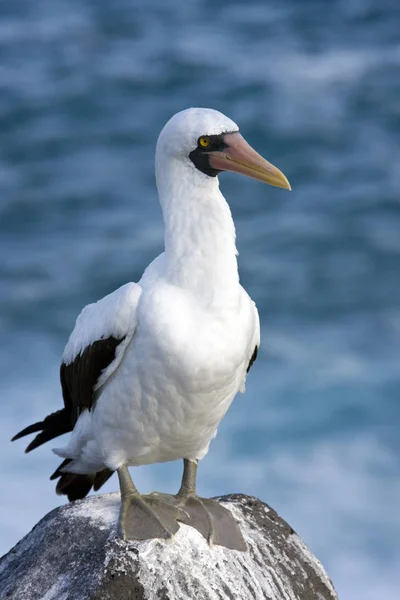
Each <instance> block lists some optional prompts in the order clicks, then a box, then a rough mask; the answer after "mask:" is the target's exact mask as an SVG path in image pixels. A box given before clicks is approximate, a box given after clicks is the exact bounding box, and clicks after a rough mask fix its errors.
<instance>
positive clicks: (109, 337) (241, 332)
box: [13, 108, 290, 549]
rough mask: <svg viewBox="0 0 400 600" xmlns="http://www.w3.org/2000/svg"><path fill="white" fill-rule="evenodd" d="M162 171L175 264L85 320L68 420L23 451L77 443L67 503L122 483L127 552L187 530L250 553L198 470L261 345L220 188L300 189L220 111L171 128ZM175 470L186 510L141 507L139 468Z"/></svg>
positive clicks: (153, 500)
mask: <svg viewBox="0 0 400 600" xmlns="http://www.w3.org/2000/svg"><path fill="white" fill-rule="evenodd" d="M155 162H156V183H157V189H158V194H159V200H160V204H161V208H162V212H163V217H164V225H165V251H164V252H163V253H162V254H161V255H160V256H158V257H157V258H156V259H155V260H154V261H153V262H152V263H151V264H150V265H149V266H148V267H147V269H146V270H145V272H144V274H143V276H142V278H141V279H140V281H139V282H138V283H127V284H126V285H123V286H122V287H120V288H119V289H117V290H116V291H115V292H113V293H111V294H109V295H108V296H106V297H105V298H102V299H101V300H99V301H98V302H96V303H94V304H89V305H88V306H86V307H85V308H84V309H83V310H82V312H81V313H80V315H79V316H78V318H77V321H76V324H75V328H74V330H73V332H72V334H71V336H70V338H69V340H68V343H67V345H66V347H65V350H64V354H63V357H62V365H61V386H62V393H63V399H64V408H62V409H61V410H58V411H57V412H55V413H53V414H51V415H49V416H48V417H46V418H45V419H44V420H43V421H41V422H38V423H35V424H33V425H31V426H30V427H27V428H26V429H24V430H23V431H21V432H20V433H18V434H17V435H16V436H15V437H14V438H13V439H14V440H15V439H18V438H20V437H22V436H24V435H27V434H30V433H34V432H38V433H37V435H36V437H35V439H34V440H33V441H32V442H31V443H30V444H29V446H28V447H27V449H26V451H27V452H29V451H30V450H33V449H34V448H36V447H38V446H40V445H41V444H43V443H44V442H47V441H49V440H51V439H53V438H55V437H57V436H59V435H61V434H64V433H67V432H70V431H72V435H71V438H70V441H69V443H68V444H67V445H66V446H65V447H64V448H58V449H55V450H54V452H55V453H56V454H58V455H59V456H61V457H62V458H63V459H64V461H63V462H62V464H61V465H60V466H59V467H58V469H57V470H56V471H55V473H53V475H52V476H51V479H58V483H57V487H56V491H57V493H59V494H66V495H67V496H68V498H69V500H75V499H78V498H83V497H85V496H86V494H87V493H88V492H89V491H90V489H91V488H92V487H93V488H94V490H96V491H97V490H98V489H99V488H100V487H101V485H102V484H103V483H104V482H105V481H106V480H107V479H108V478H109V477H110V476H111V474H112V473H113V472H114V471H117V473H118V476H119V482H120V489H121V512H120V519H119V530H120V533H121V535H122V536H123V537H125V538H128V539H147V538H157V537H161V538H167V537H170V536H172V535H173V534H174V533H175V532H176V531H177V530H178V528H179V524H178V522H179V521H180V522H185V523H187V524H189V525H192V526H193V527H196V528H197V529H198V530H199V531H200V532H201V533H202V534H203V535H204V536H205V537H206V539H208V540H209V541H211V542H213V543H216V544H222V545H225V546H228V547H231V548H236V549H245V544H244V541H243V538H242V536H241V534H240V531H239V529H238V528H237V526H236V523H235V522H234V520H233V518H232V516H231V514H230V513H229V511H227V510H226V509H224V508H223V507H222V506H221V505H219V504H218V503H217V502H215V501H213V500H209V499H205V498H199V497H198V496H197V494H196V472H197V463H198V460H199V459H201V458H203V457H204V456H205V454H206V453H207V451H208V447H209V444H210V441H211V439H212V438H213V437H215V435H216V432H217V427H218V424H219V422H220V421H221V419H222V418H223V416H224V415H225V413H226V411H227V410H228V408H229V406H230V404H231V402H232V400H233V398H234V397H235V395H236V394H237V392H238V391H240V390H243V389H244V382H245V379H246V374H247V372H248V371H249V369H250V367H251V365H252V363H253V362H254V360H255V358H256V356H257V350H258V347H259V344H260V328H259V318H258V313H257V309H256V306H255V304H254V302H253V301H252V300H251V299H250V297H249V296H248V294H247V293H246V292H245V290H244V289H243V288H242V286H241V285H240V283H239V275H238V267H237V259H236V256H237V250H236V245H235V227H234V223H233V220H232V216H231V212H230V209H229V206H228V204H227V202H226V200H225V198H224V196H223V195H222V193H221V192H220V189H219V182H218V174H219V173H220V172H221V171H235V172H237V173H242V174H244V175H248V176H249V177H253V178H255V179H258V180H260V181H263V182H265V183H269V184H271V185H274V186H278V187H282V188H286V189H290V185H289V182H288V180H287V179H286V177H285V176H284V175H283V173H281V171H279V170H278V169H277V168H276V167H274V166H273V165H271V164H270V163H269V162H267V161H266V160H264V159H263V158H262V157H261V156H260V155H259V154H257V152H256V151H255V150H253V149H252V148H251V147H250V146H249V144H248V143H247V142H246V141H245V140H244V138H243V137H242V136H241V135H240V133H239V130H238V126H237V125H236V124H235V123H234V122H233V121H231V120H230V119H229V118H227V117H226V116H224V115H223V114H221V113H220V112H218V111H216V110H212V109H204V108H190V109H188V110H184V111H182V112H179V113H177V114H176V115H174V116H173V117H172V118H171V119H170V120H169V121H168V123H167V124H166V125H165V127H164V128H163V130H162V131H161V133H160V136H159V138H158V142H157V148H156V160H155ZM176 459H184V473H183V478H182V484H181V488H180V490H179V492H178V493H177V494H176V495H175V496H172V495H166V494H158V493H153V494H148V495H141V494H139V492H138V491H137V489H136V487H135V486H134V484H133V482H132V479H131V477H130V474H129V471H128V468H127V467H128V466H129V465H143V464H149V463H155V462H163V461H172V460H176Z"/></svg>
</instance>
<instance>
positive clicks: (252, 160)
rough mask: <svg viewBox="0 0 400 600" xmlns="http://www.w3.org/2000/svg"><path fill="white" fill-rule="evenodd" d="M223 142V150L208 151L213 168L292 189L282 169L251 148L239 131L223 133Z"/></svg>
mask: <svg viewBox="0 0 400 600" xmlns="http://www.w3.org/2000/svg"><path fill="white" fill-rule="evenodd" d="M224 144H225V147H224V148H223V150H216V151H213V152H209V153H208V156H209V164H210V166H211V167H212V168H213V169H218V170H219V171H233V172H235V173H241V174H242V175H247V176H248V177H253V178H254V179H258V180H259V181H263V182H264V183H269V185H274V186H276V187H280V188H285V189H286V190H291V189H292V188H291V187H290V183H289V182H288V180H287V179H286V177H285V175H284V174H283V173H282V171H280V170H279V169H277V168H276V167H274V165H271V163H269V162H268V161H267V160H265V159H264V158H263V157H262V156H260V154H258V152H256V151H255V150H253V148H252V147H251V146H250V145H249V144H248V143H247V142H246V140H245V139H244V138H243V137H242V136H241V135H240V133H237V132H235V133H227V134H225V136H224Z"/></svg>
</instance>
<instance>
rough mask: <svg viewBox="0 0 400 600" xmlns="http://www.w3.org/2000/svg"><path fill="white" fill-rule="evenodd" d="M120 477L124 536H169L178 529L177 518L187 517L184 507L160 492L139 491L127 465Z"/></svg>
mask: <svg viewBox="0 0 400 600" xmlns="http://www.w3.org/2000/svg"><path fill="white" fill-rule="evenodd" d="M118 478H119V485H120V489H121V510H120V514H119V530H120V534H121V535H122V537H123V538H124V539H128V540H147V539H151V538H164V539H166V538H170V537H172V536H173V534H174V533H176V532H177V531H178V529H179V524H178V521H182V522H187V521H188V515H187V513H186V512H185V510H182V508H180V507H179V506H174V505H173V504H171V503H169V502H166V501H165V500H163V499H162V498H161V496H160V497H157V496H156V495H149V496H142V495H141V494H139V492H138V490H137V489H136V487H135V485H134V483H133V481H132V479H131V476H130V474H129V471H128V468H127V467H126V466H125V465H123V466H122V467H120V468H119V469H118Z"/></svg>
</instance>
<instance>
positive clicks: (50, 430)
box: [11, 408, 73, 452]
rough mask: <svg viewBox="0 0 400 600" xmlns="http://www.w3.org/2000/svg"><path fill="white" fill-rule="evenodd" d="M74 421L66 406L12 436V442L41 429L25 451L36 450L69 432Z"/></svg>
mask: <svg viewBox="0 0 400 600" xmlns="http://www.w3.org/2000/svg"><path fill="white" fill-rule="evenodd" d="M72 429H73V427H72V423H71V419H70V417H69V415H68V413H67V411H66V410H65V408H63V409H61V410H58V411H57V412H54V413H52V414H51V415H49V416H48V417H46V418H45V419H44V420H43V421H39V422H38V423H33V425H29V427H25V429H23V430H22V431H20V432H19V433H17V434H16V435H14V437H13V438H12V440H11V441H12V442H14V441H15V440H19V439H20V438H22V437H24V436H25V435H29V434H30V433H36V432H37V431H39V432H40V433H38V435H37V436H36V437H35V438H34V439H33V440H32V442H31V443H30V444H29V445H28V446H27V448H26V449H25V452H30V451H31V450H34V449H35V448H37V447H38V446H41V445H42V444H44V443H45V442H48V441H49V440H52V439H54V438H55V437H58V436H59V435H63V434H64V433H68V432H69V431H72Z"/></svg>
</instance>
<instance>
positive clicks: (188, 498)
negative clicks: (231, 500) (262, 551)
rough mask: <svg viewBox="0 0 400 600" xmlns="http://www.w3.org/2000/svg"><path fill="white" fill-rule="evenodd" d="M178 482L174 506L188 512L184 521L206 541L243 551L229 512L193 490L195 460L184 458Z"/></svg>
mask: <svg viewBox="0 0 400 600" xmlns="http://www.w3.org/2000/svg"><path fill="white" fill-rule="evenodd" d="M183 462H184V467H183V476H182V483H181V487H180V490H179V492H178V493H177V495H176V496H175V498H176V499H177V501H178V502H177V506H179V507H182V508H184V509H185V511H186V512H187V513H188V514H189V517H190V520H189V522H188V523H187V524H188V525H191V527H194V528H195V529H197V530H198V531H199V532H200V533H201V534H202V535H203V536H204V537H205V538H206V540H207V541H208V542H209V543H212V544H218V545H219V546H226V547H227V548H232V549H234V550H243V551H244V550H247V546H246V542H245V541H244V539H243V536H242V534H241V532H240V529H239V527H238V525H237V523H236V521H235V519H234V518H233V515H232V513H231V512H230V511H229V510H227V509H226V508H224V507H223V506H222V505H221V504H219V502H217V501H216V500H211V499H208V498H200V497H199V496H198V495H197V493H196V476H197V460H188V459H184V461H183Z"/></svg>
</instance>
